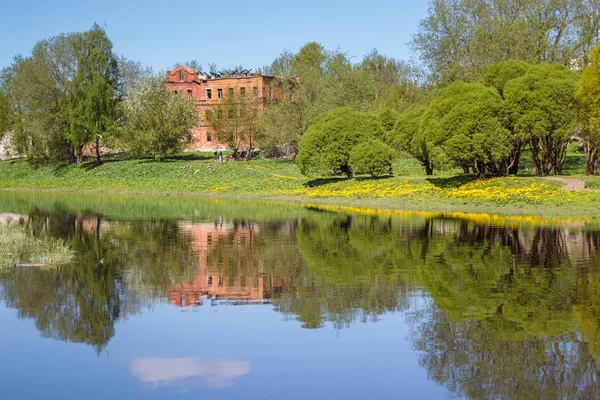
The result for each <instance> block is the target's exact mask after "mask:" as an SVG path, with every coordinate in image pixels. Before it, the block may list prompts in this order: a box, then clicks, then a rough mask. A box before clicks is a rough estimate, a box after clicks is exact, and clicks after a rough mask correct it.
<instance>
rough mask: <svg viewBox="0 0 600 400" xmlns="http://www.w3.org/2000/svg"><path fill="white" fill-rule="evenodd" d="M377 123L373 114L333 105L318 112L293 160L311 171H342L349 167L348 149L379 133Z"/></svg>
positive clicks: (379, 125)
mask: <svg viewBox="0 0 600 400" xmlns="http://www.w3.org/2000/svg"><path fill="white" fill-rule="evenodd" d="M382 134H383V132H382V129H381V124H380V123H379V120H378V118H377V117H375V116H373V115H370V114H367V113H361V112H357V111H354V110H353V109H351V108H348V107H345V108H337V109H335V110H331V111H328V112H326V113H324V114H322V115H321V116H319V117H318V118H317V119H316V120H315V122H313V124H312V125H311V126H310V127H309V128H308V130H307V131H306V132H305V133H304V135H303V136H302V139H301V140H300V146H299V152H298V156H297V157H296V163H297V164H298V167H299V168H300V171H301V172H302V173H303V174H305V175H308V174H311V173H330V172H334V173H345V174H346V175H347V176H348V177H349V178H350V177H352V176H353V171H352V169H351V168H350V165H349V164H348V162H349V160H350V151H351V150H352V149H353V148H354V146H356V145H357V144H359V143H363V142H366V141H367V140H369V139H375V138H379V137H381V136H382Z"/></svg>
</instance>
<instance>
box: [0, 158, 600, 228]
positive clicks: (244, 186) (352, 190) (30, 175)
mask: <svg viewBox="0 0 600 400" xmlns="http://www.w3.org/2000/svg"><path fill="white" fill-rule="evenodd" d="M526 159H527V157H524V160H523V162H522V165H521V166H522V167H523V168H524V169H526V168H527V165H528V164H527V162H525V160H526ZM566 169H567V170H568V171H569V173H572V174H575V173H579V174H581V172H582V170H581V169H582V155H581V154H578V153H576V152H573V151H570V152H569V155H568V158H567V164H566ZM393 171H394V175H393V176H391V177H380V178H370V177H367V176H363V177H358V178H357V179H353V180H348V179H344V178H342V177H320V178H319V177H315V178H308V177H305V176H303V175H302V174H300V172H299V170H298V168H297V167H296V165H295V164H294V163H293V161H292V160H290V159H259V160H251V161H248V162H242V161H238V162H222V163H220V162H215V161H213V155H212V153H183V154H181V155H177V157H175V158H173V159H170V160H167V161H164V162H158V161H155V160H152V159H136V160H131V159H123V158H119V157H114V156H113V157H110V158H105V160H104V162H103V164H102V165H99V166H97V165H96V164H95V163H94V162H93V161H89V162H86V163H83V164H81V165H75V164H67V163H63V164H57V165H52V166H47V167H44V168H41V169H33V168H31V167H30V166H29V165H28V164H27V162H26V161H25V160H11V161H3V162H0V187H2V188H5V189H35V190H39V189H43V190H47V191H48V190H49V191H79V192H82V191H84V192H101V193H127V192H129V193H156V194H164V195H170V196H175V195H177V196H179V195H181V194H184V193H186V194H201V195H202V196H209V197H215V198H216V197H218V198H223V197H226V198H230V199H231V198H237V199H240V200H242V201H244V200H248V199H254V200H256V199H262V200H276V201H292V202H300V203H303V204H325V205H343V206H359V207H364V208H379V209H407V210H423V211H469V212H470V211H473V212H494V213H501V214H535V215H542V214H543V215H575V214H576V215H587V216H589V215H600V208H599V207H598V206H597V204H600V193H596V192H566V191H563V190H559V188H560V187H562V184H561V183H560V182H555V181H548V180H543V179H540V178H537V177H531V176H527V175H524V176H521V177H516V178H515V177H507V178H495V179H485V180H480V179H476V178H474V177H473V176H463V175H461V174H460V170H458V169H451V170H448V171H442V172H438V173H436V175H434V176H429V177H428V176H425V175H424V173H423V172H424V171H423V167H422V166H421V165H420V164H419V163H418V162H417V161H416V160H414V159H413V158H411V157H409V156H406V155H404V156H402V157H399V158H398V159H397V160H396V161H395V162H394V166H393ZM577 178H578V179H579V178H580V175H577ZM581 179H585V180H586V182H587V184H588V187H600V177H599V178H596V177H589V178H581Z"/></svg>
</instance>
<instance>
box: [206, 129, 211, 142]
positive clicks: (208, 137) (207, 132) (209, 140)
mask: <svg viewBox="0 0 600 400" xmlns="http://www.w3.org/2000/svg"><path fill="white" fill-rule="evenodd" d="M206 141H207V142H212V133H210V132H209V131H206Z"/></svg>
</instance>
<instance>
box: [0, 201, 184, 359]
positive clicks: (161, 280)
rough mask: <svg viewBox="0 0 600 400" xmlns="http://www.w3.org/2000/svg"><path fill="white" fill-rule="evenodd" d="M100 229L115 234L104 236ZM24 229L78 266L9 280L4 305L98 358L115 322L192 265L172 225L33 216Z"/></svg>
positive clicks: (21, 272) (18, 273)
mask: <svg viewBox="0 0 600 400" xmlns="http://www.w3.org/2000/svg"><path fill="white" fill-rule="evenodd" d="M102 224H110V225H111V227H110V229H104V230H103V228H102ZM27 228H28V229H29V230H30V231H31V232H33V234H35V235H36V236H51V237H59V238H62V239H64V240H65V241H66V242H67V243H68V245H69V246H70V247H71V249H72V250H74V251H75V260H74V262H73V264H70V265H64V266H62V267H60V268H59V269H56V270H52V269H44V270H42V269H36V268H17V269H13V270H11V271H10V272H8V273H6V274H4V275H3V276H2V277H0V283H1V284H2V287H3V290H2V296H3V297H4V300H5V301H6V304H7V305H8V306H10V307H14V308H16V309H17V310H18V313H19V316H20V317H21V318H32V319H34V320H35V324H36V327H37V328H38V329H39V330H40V332H41V333H42V334H43V335H44V336H46V337H52V338H56V339H59V340H65V341H73V342H76V343H86V344H90V345H92V346H94V347H95V348H96V350H97V351H98V352H100V351H101V350H102V348H103V347H104V346H105V345H106V344H107V343H108V341H109V340H110V339H111V338H112V337H113V336H114V334H115V332H114V325H115V323H116V321H117V320H119V319H120V318H124V317H126V316H127V315H129V314H133V313H136V312H138V311H139V309H140V308H141V307H142V306H143V305H144V304H146V303H148V301H149V300H151V299H149V298H148V296H147V292H151V293H156V292H157V290H156V289H155V288H156V287H161V286H164V285H165V276H166V275H168V274H173V273H182V271H181V268H183V267H182V266H185V265H193V261H194V260H195V258H194V257H193V254H191V251H190V249H191V247H189V246H186V243H185V238H181V237H179V236H180V235H179V234H178V230H177V225H176V224H174V223H162V222H160V223H128V224H118V223H115V222H106V221H102V220H101V219H100V218H96V219H82V218H80V217H75V216H51V215H45V214H43V213H35V212H33V213H32V214H31V215H30V216H29V219H28V222H27ZM167 248H168V249H169V251H167ZM186 262H189V264H186ZM140 271H142V272H140ZM140 274H142V275H143V276H142V277H141V278H140ZM136 278H138V279H136ZM136 284H137V285H139V286H136Z"/></svg>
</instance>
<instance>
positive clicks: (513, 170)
mask: <svg viewBox="0 0 600 400" xmlns="http://www.w3.org/2000/svg"><path fill="white" fill-rule="evenodd" d="M520 160H521V145H517V146H515V148H514V150H513V152H512V154H511V156H510V162H509V166H508V174H509V175H516V174H517V173H519V161H520Z"/></svg>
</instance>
